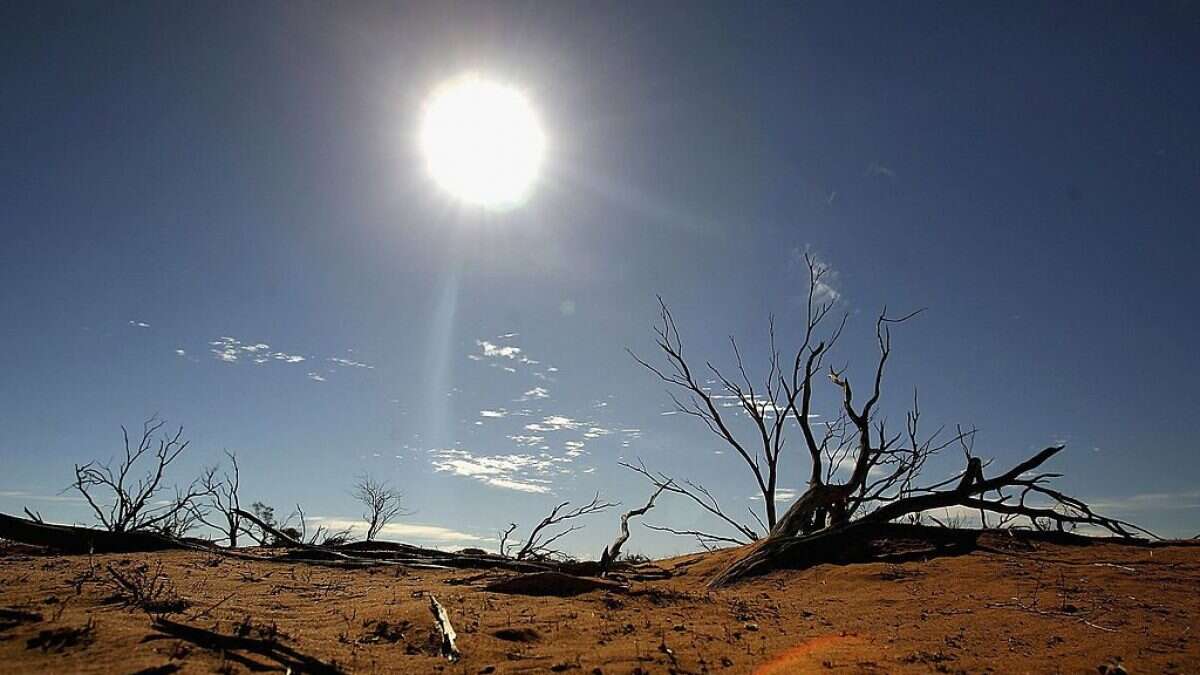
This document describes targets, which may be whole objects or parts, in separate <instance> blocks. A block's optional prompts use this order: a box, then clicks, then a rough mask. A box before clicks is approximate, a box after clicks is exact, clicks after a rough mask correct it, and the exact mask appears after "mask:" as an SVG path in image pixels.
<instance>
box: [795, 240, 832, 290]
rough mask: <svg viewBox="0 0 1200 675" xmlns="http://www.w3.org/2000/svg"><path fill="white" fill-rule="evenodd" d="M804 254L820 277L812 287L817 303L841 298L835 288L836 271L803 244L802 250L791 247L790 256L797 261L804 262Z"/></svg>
mask: <svg viewBox="0 0 1200 675" xmlns="http://www.w3.org/2000/svg"><path fill="white" fill-rule="evenodd" d="M805 255H807V256H808V257H809V258H810V259H811V260H812V263H813V266H814V267H815V268H816V271H817V272H819V273H820V275H821V278H820V279H818V280H817V284H816V287H814V288H813V300H814V301H815V302H818V303H836V302H837V301H839V300H841V299H842V294H841V292H840V291H838V290H837V283H838V271H837V270H835V269H834V268H833V267H832V266H831V265H830V264H829V262H828V261H826V260H825V259H824V258H822V257H821V256H819V255H817V254H816V253H814V252H813V250H812V249H811V248H810V247H808V246H805V247H804V249H803V250H801V249H799V248H796V249H792V257H793V258H794V259H796V260H797V261H799V262H804V256H805ZM806 274H807V272H806Z"/></svg>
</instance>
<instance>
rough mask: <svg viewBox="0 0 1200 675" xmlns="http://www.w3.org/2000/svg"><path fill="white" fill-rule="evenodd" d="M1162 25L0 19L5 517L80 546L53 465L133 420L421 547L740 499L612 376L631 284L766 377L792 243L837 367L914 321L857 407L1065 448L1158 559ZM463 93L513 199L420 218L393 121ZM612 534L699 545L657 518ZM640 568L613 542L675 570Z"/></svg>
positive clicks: (1167, 405) (1171, 413) (630, 325)
mask: <svg viewBox="0 0 1200 675" xmlns="http://www.w3.org/2000/svg"><path fill="white" fill-rule="evenodd" d="M1198 17H1200V13H1198V11H1197V9H1196V8H1195V7H1191V6H1189V5H1185V4H1181V3H1180V4H1177V3H1158V4H1153V5H1132V4H1123V5H1117V4H1112V5H1109V4H1103V3H1101V4H1092V5H1089V6H1087V7H1081V6H1079V5H1072V4H1054V3H1036V4H1035V3H1018V4H1016V5H1012V4H1008V5H1003V6H1001V5H993V6H988V7H977V6H967V5H950V4H934V3H924V4H919V5H917V6H907V7H900V6H897V5H894V4H891V3H882V4H856V5H854V6H843V5H842V3H827V4H823V3H812V4H807V5H804V6H794V7H782V6H779V7H768V6H766V5H763V6H760V7H758V8H757V9H735V8H734V6H732V5H724V4H712V5H707V4H697V3H688V4H686V5H683V4H655V5H645V4H643V3H637V4H625V5H610V6H603V5H596V4H595V3H588V4H582V3H486V4H481V5H474V4H455V5H453V6H449V5H445V6H436V7H435V6H430V5H428V4H418V5H414V6H404V5H402V4H381V5H372V4H369V3H354V4H352V5H348V4H344V3H336V4H330V3H323V4H318V3H254V4H247V3H191V4H163V3H121V4H119V5H111V4H100V3H95V4H91V3H69V4H56V3H7V4H5V5H4V8H3V9H0V25H2V26H3V28H0V31H2V35H0V38H2V39H0V82H2V83H3V92H4V105H3V106H0V203H2V204H3V205H4V208H3V211H2V212H0V227H2V228H3V246H2V247H0V316H2V317H3V322H2V325H3V330H0V354H3V372H4V377H3V378H2V379H0V411H3V413H2V415H3V416H2V418H0V419H2V424H0V464H2V466H3V471H2V472H0V510H3V511H5V512H10V513H11V512H19V511H20V508H21V506H22V505H23V504H28V505H29V506H30V507H31V508H37V509H39V510H41V511H42V512H43V514H45V515H46V516H47V517H52V518H54V519H57V520H62V521H80V522H85V521H86V520H87V513H86V511H84V510H83V509H82V507H81V505H80V504H79V503H78V502H75V501H70V500H64V499H63V498H62V497H61V496H59V491H60V490H62V488H63V487H64V486H65V485H67V484H68V482H69V480H70V473H71V464H72V463H73V462H82V461H86V460H89V459H93V458H101V459H104V458H107V457H109V456H110V455H111V454H112V453H113V452H115V451H116V450H117V449H118V448H119V441H120V436H119V428H118V425H120V424H122V423H124V424H127V425H137V424H139V423H140V421H141V420H142V419H144V418H145V417H147V416H149V415H150V414H153V413H158V414H160V415H161V416H162V417H163V418H165V419H167V420H168V421H169V422H171V423H178V424H183V425H184V426H185V428H186V435H187V437H188V438H190V439H191V440H192V444H193V445H192V449H191V450H190V451H189V452H190V456H189V457H188V458H187V460H186V463H185V462H181V464H180V465H179V467H178V469H179V470H178V472H177V474H176V477H177V478H178V479H179V480H181V481H183V480H186V479H187V478H188V477H190V474H191V473H194V472H195V471H197V470H198V469H199V468H200V467H201V466H203V465H205V464H209V463H212V462H214V461H216V460H217V459H219V458H220V454H221V450H222V449H230V450H234V451H236V452H237V453H238V454H239V456H240V458H241V460H242V463H243V472H244V480H243V485H244V486H245V488H244V493H245V496H244V499H247V498H248V500H253V499H261V500H263V501H266V502H269V503H272V504H274V505H276V507H277V509H279V510H281V511H287V510H288V509H289V507H290V506H291V505H292V504H295V503H297V502H298V503H301V504H302V505H304V507H305V511H306V512H307V513H311V514H317V515H319V516H322V517H325V518H328V519H335V520H336V519H343V520H344V519H351V518H354V517H356V515H357V513H358V511H357V509H356V508H355V507H354V505H353V503H352V502H351V500H350V498H349V495H348V491H349V487H350V484H351V482H352V479H353V477H354V475H355V474H356V473H359V472H363V471H370V472H372V473H374V474H376V475H378V476H380V477H383V478H387V479H389V480H391V481H393V482H394V483H396V484H397V485H398V486H400V487H401V488H403V489H404V490H405V492H406V494H407V496H408V501H409V505H410V506H411V507H412V508H414V509H416V511H417V513H416V514H414V515H413V516H410V517H409V518H407V519H406V521H405V525H404V527H403V528H399V529H395V530H394V531H393V532H392V534H394V535H395V536H400V537H404V538H407V539H413V540H419V541H422V542H423V543H440V544H444V545H464V544H479V545H484V546H491V545H493V542H492V541H490V540H491V539H494V538H495V536H496V532H497V531H498V530H500V529H503V528H504V527H505V526H506V525H507V524H508V523H509V522H510V521H515V522H518V523H521V524H522V525H523V526H525V527H527V526H528V525H529V524H531V523H532V522H533V521H534V520H535V519H536V518H538V517H540V515H541V514H542V513H544V512H545V511H547V510H548V509H549V507H550V506H551V505H552V504H553V503H555V502H556V501H561V500H567V499H571V500H579V499H584V500H586V499H588V498H590V496H591V494H592V493H593V492H595V491H597V490H599V491H601V492H602V493H603V495H604V496H606V497H608V498H610V499H612V500H619V501H622V502H624V503H625V504H627V505H630V508H632V505H634V504H635V503H638V502H641V501H644V499H645V497H646V496H647V494H648V489H647V486H646V485H645V484H644V483H643V482H641V481H640V480H638V479H637V477H636V476H633V475H631V474H630V473H629V472H628V471H625V470H623V469H621V468H620V467H618V466H617V461H618V460H619V459H620V458H626V459H633V458H639V457H640V458H642V459H644V460H645V461H646V462H647V463H648V464H650V465H651V466H653V467H656V468H662V469H665V470H672V471H674V472H677V473H679V474H680V475H686V476H688V477H691V478H693V479H695V480H698V481H700V482H703V483H704V484H705V485H707V486H709V487H711V488H712V489H713V490H714V491H715V492H717V493H718V494H719V495H721V497H722V498H723V499H724V500H725V501H726V503H727V504H729V505H731V507H732V508H733V509H735V510H737V509H742V508H743V506H753V504H754V502H753V501H752V500H751V495H753V493H754V484H753V482H752V480H751V479H750V477H749V475H748V474H745V473H744V472H743V471H741V470H740V469H739V468H738V466H737V465H736V463H735V462H734V460H733V458H732V457H731V456H730V455H729V454H717V453H716V451H717V450H721V447H720V444H719V441H717V440H716V439H715V438H713V437H709V436H707V435H706V434H707V432H706V431H704V430H703V429H702V428H699V427H697V426H696V425H695V424H694V423H690V422H691V421H689V420H686V419H683V418H682V417H681V416H671V415H663V414H662V413H663V412H665V411H668V410H669V408H670V406H669V402H668V400H667V398H666V396H665V394H664V391H663V388H662V387H661V386H660V384H659V383H658V382H657V381H655V380H654V379H653V378H652V376H650V375H649V373H647V372H645V371H643V370H641V369H640V368H639V367H638V366H637V365H636V364H635V363H633V361H632V360H631V359H630V358H629V356H628V355H627V354H625V351H624V350H625V348H626V347H630V348H632V349H634V350H636V351H638V352H639V353H643V354H645V355H650V354H652V348H653V343H652V340H651V338H652V334H651V332H650V327H651V324H652V322H653V320H654V319H655V318H656V310H657V301H656V299H655V296H656V294H661V295H662V296H663V297H664V299H666V300H667V301H668V302H669V303H670V304H671V306H672V308H673V310H674V312H675V314H676V318H677V320H678V321H679V324H680V328H681V330H682V332H683V335H684V338H685V340H686V342H687V346H688V349H689V351H690V352H691V353H692V354H695V355H696V356H697V357H698V358H711V359H713V360H714V361H716V362H717V363H723V364H728V363H729V358H730V354H729V352H728V348H727V343H726V340H727V337H728V335H729V334H733V335H736V336H737V337H738V339H739V341H740V343H741V344H742V345H743V348H744V349H745V350H746V352H748V353H750V354H754V353H761V351H762V348H763V346H764V338H765V333H766V317H767V315H768V314H769V313H771V312H774V313H775V314H776V316H777V318H778V321H779V325H780V333H781V337H783V338H785V339H786V338H787V337H788V336H791V337H795V334H796V330H797V328H798V326H797V321H798V316H799V310H800V308H801V305H800V304H799V303H800V300H801V298H802V296H803V292H804V280H805V276H804V274H803V271H804V270H803V268H802V266H800V265H798V262H797V261H798V256H799V254H801V253H803V252H804V251H811V252H814V253H815V254H816V255H818V256H819V257H820V259H821V260H822V261H824V262H825V263H826V264H828V265H829V266H830V268H831V269H832V270H833V273H834V276H833V277H832V281H831V285H832V287H833V288H834V289H835V290H836V292H837V294H838V298H839V300H838V302H839V307H840V308H841V309H842V310H844V311H846V312H848V313H849V314H850V325H849V328H848V334H847V338H846V340H845V341H844V343H843V344H842V345H841V351H840V353H839V357H838V358H839V360H841V361H845V362H849V363H851V371H850V373H851V374H852V375H854V374H858V376H859V377H860V378H861V377H862V375H861V373H862V372H863V369H865V368H869V367H870V360H871V358H872V357H873V353H872V351H871V349H872V340H873V334H872V320H873V316H874V314H875V313H877V312H878V311H879V309H880V307H881V306H883V305H884V304H888V305H889V306H890V307H892V308H895V309H909V308H916V307H928V308H929V310H928V311H927V312H926V313H924V314H923V315H922V316H921V317H919V319H917V320H914V321H912V322H909V323H908V324H905V325H904V326H902V327H901V328H900V329H899V330H897V331H896V333H895V348H896V351H895V354H894V357H895V358H894V362H893V363H892V364H891V366H892V367H891V369H890V370H889V373H888V377H889V379H888V382H889V384H890V388H889V389H888V390H887V399H886V400H885V405H886V406H887V410H889V411H891V413H892V414H893V415H899V414H902V413H901V411H902V410H903V406H904V405H905V404H906V403H907V402H908V400H909V397H910V396H911V392H912V389H913V387H917V388H919V390H920V392H921V398H922V407H923V410H924V413H925V415H926V416H927V417H928V418H929V419H930V420H931V421H936V422H937V423H939V424H940V423H946V424H949V425H953V424H955V423H963V424H967V425H972V424H973V425H976V426H978V427H979V428H980V430H981V431H980V436H979V439H978V442H977V449H978V450H979V451H980V452H981V453H982V454H985V455H988V456H994V457H996V458H997V461H998V462H1000V463H1010V462H1013V461H1016V460H1017V459H1019V458H1021V457H1023V456H1025V455H1026V454H1028V453H1030V452H1031V451H1034V450H1037V449H1040V448H1041V447H1043V446H1045V445H1047V444H1050V443H1053V442H1057V441H1064V442H1066V443H1067V444H1068V451H1067V453H1065V454H1064V455H1063V456H1061V458H1059V459H1057V460H1056V461H1055V465H1054V468H1056V469H1061V470H1064V471H1065V472H1066V473H1067V474H1068V475H1067V477H1066V479H1064V480H1063V481H1062V483H1063V485H1064V486H1065V487H1067V488H1068V489H1069V490H1070V491H1072V492H1073V493H1075V494H1077V495H1080V496H1083V497H1086V498H1089V499H1091V500H1092V501H1094V502H1096V503H1100V504H1103V505H1106V506H1108V507H1109V512H1110V513H1113V514H1114V515H1119V516H1124V517H1128V518H1131V519H1134V520H1137V521H1138V522H1141V523H1143V524H1145V525H1147V526H1150V527H1152V528H1154V529H1157V530H1159V531H1161V532H1163V533H1166V534H1188V535H1191V534H1195V532H1196V531H1200V492H1197V489H1196V487H1195V486H1196V485H1197V483H1198V482H1200V463H1198V462H1197V459H1196V442H1195V440H1194V438H1193V434H1192V433H1191V429H1190V421H1191V420H1192V419H1194V418H1195V416H1196V414H1197V412H1198V411H1200V394H1197V391H1196V387H1195V383H1196V382H1197V380H1200V359H1198V358H1197V356H1196V353H1195V347H1194V344H1193V342H1194V340H1195V336H1196V334H1197V332H1198V330H1200V319H1198V318H1197V314H1196V312H1195V311H1194V310H1192V309H1189V308H1191V307H1193V306H1194V304H1195V300H1194V296H1195V295H1196V293H1197V291H1198V290H1200V272H1197V266H1196V265H1195V260H1196V259H1197V255H1198V254H1200V250H1198V249H1200V247H1198V246H1197V244H1198V241H1200V237H1198V236H1197V234H1196V231H1195V223H1196V220H1197V214H1198V213H1200V131H1198V129H1197V125H1196V123H1195V121H1196V120H1197V119H1200V87H1197V86H1196V80H1195V72H1196V70H1197V67H1198V66H1200V63H1198V62H1197V56H1196V50H1195V45H1196V44H1198V43H1200V18H1198ZM464 71H475V72H479V73H483V74H486V75H489V76H491V77H495V78H497V79H499V80H501V81H504V82H507V83H511V84H513V85H514V86H517V87H519V88H520V89H521V90H523V91H524V92H525V93H526V95H527V96H528V98H529V99H530V100H531V102H532V103H533V105H534V106H535V107H536V108H537V110H538V111H539V114H540V116H541V118H542V121H543V124H544V126H545V132H546V135H547V138H548V148H549V150H548V154H547V159H546V164H545V166H544V171H543V175H542V177H541V179H540V181H539V183H538V185H537V187H536V189H535V190H534V192H533V194H532V196H531V199H530V200H529V201H528V203H526V204H525V205H524V206H522V207H520V208H517V209H514V210H511V211H506V212H502V213H496V212H485V211H479V210H473V209H468V208H464V207H461V206H459V205H457V204H455V203H454V202H453V201H452V200H450V199H448V198H447V197H446V196H444V195H443V194H442V193H441V192H440V191H439V190H438V189H437V188H436V186H435V185H433V183H432V182H431V180H430V178H429V177H428V176H427V175H426V172H425V170H424V166H423V163H422V161H421V159H420V157H419V156H418V154H417V149H416V140H415V133H416V131H415V130H416V128H417V122H418V115H419V111H420V109H421V103H422V101H423V100H424V99H425V97H426V96H427V95H428V94H429V92H430V91H432V90H433V89H434V88H435V87H436V86H437V85H438V84H439V83H440V82H442V81H444V80H446V79H447V78H451V77H453V76H456V75H458V74H460V73H462V72H464ZM259 345H263V346H259ZM517 350H519V351H517ZM299 358H303V360H299ZM256 360H261V361H262V362H261V363H260V362H256ZM483 411H488V412H483ZM531 425H532V426H531ZM531 437H538V438H531ZM938 468H939V470H942V471H951V470H953V468H954V465H953V463H949V462H948V463H946V464H945V465H944V466H940V467H938ZM805 469H806V466H805V465H804V464H803V463H802V462H801V461H799V460H798V459H796V460H792V461H788V460H785V465H784V475H785V478H784V479H783V480H782V484H783V485H784V486H785V487H790V488H796V487H800V485H801V483H802V480H803V478H802V477H803V476H804V475H805V473H804V472H805ZM639 505H640V504H639ZM615 520H616V518H615V514H613V515H610V516H608V517H604V516H600V517H597V518H596V519H595V520H593V521H592V522H591V523H590V526H589V528H588V529H587V530H585V531H583V532H580V533H577V534H575V535H572V538H571V539H570V540H569V541H570V543H569V544H567V546H568V548H569V549H571V550H573V551H575V552H578V553H581V554H594V553H595V552H596V551H597V550H598V549H599V548H600V547H601V546H602V545H603V543H604V542H606V541H607V540H609V539H610V538H611V536H613V534H614V533H615V527H616V523H615ZM647 521H648V522H654V523H660V524H672V525H675V526H678V527H689V526H697V525H705V524H706V521H704V519H703V518H701V517H700V516H699V515H698V514H697V513H695V511H694V510H693V509H691V508H689V507H688V505H687V504H685V503H683V502H681V501H679V500H670V499H664V500H662V501H660V503H659V505H658V506H657V507H656V508H655V510H654V511H652V512H651V515H650V517H648V518H647ZM648 535H649V533H648V532H645V531H636V530H635V533H634V538H633V540H632V542H631V544H630V548H631V549H632V550H635V551H643V552H647V553H652V554H665V553H671V552H675V551H683V550H686V549H688V548H690V547H691V545H692V543H691V542H689V541H687V540H673V539H670V540H663V539H661V538H657V539H652V538H651V537H650V536H648Z"/></svg>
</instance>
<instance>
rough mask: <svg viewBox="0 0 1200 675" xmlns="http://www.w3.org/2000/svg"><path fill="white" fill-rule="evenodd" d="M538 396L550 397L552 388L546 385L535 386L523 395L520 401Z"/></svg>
mask: <svg viewBox="0 0 1200 675" xmlns="http://www.w3.org/2000/svg"><path fill="white" fill-rule="evenodd" d="M538 398H550V390H549V389H546V388H545V387H534V388H533V389H530V390H529V391H527V392H525V393H524V394H522V395H521V398H519V399H517V400H518V401H531V400H533V399H538Z"/></svg>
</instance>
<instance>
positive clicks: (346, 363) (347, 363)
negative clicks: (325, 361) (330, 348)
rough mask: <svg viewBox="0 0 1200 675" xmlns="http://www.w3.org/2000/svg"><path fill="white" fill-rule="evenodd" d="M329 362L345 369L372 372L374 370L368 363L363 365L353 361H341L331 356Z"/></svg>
mask: <svg viewBox="0 0 1200 675" xmlns="http://www.w3.org/2000/svg"><path fill="white" fill-rule="evenodd" d="M329 361H330V362H332V363H336V364H337V365H339V366H344V367H346V368H366V369H368V370H373V369H374V368H375V366H372V365H371V364H369V363H363V362H362V361H355V360H353V359H343V358H341V357H339V356H331V357H329Z"/></svg>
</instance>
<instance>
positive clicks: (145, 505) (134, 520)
mask: <svg viewBox="0 0 1200 675" xmlns="http://www.w3.org/2000/svg"><path fill="white" fill-rule="evenodd" d="M165 425H166V422H163V421H161V420H159V419H158V418H156V417H152V418H150V419H148V420H146V421H145V422H144V423H143V424H142V436H141V439H140V440H139V441H137V443H136V444H134V443H131V442H130V439H129V432H128V430H126V428H125V427H124V426H122V427H121V433H122V435H123V438H124V441H125V444H124V457H123V458H122V459H121V460H120V461H119V462H118V463H117V464H116V466H113V464H112V463H111V462H109V463H106V464H101V463H98V462H88V463H87V464H82V465H80V464H76V465H75V481H74V482H73V483H71V486H70V487H71V488H74V489H75V490H77V491H78V492H79V493H80V494H81V495H83V498H84V500H85V501H87V503H88V506H90V507H91V509H92V512H93V513H95V514H96V517H97V519H99V521H100V523H101V525H103V526H104V528H105V529H106V530H108V531H110V532H118V533H120V532H136V531H144V530H161V529H162V528H163V527H164V526H174V527H175V528H178V527H179V525H180V523H181V522H183V521H186V520H188V519H189V516H187V514H186V513H181V512H187V511H189V510H191V509H192V508H193V507H194V502H195V500H196V499H197V498H198V497H200V496H201V495H202V494H203V491H202V489H201V486H200V483H199V481H193V482H192V484H191V485H190V486H188V488H187V489H186V490H177V492H176V497H175V499H173V500H170V501H167V502H166V503H162V500H161V499H160V498H158V497H159V495H160V493H161V492H162V491H163V490H164V489H166V488H167V486H166V485H165V484H164V480H165V478H166V471H167V467H169V466H170V465H171V463H172V462H174V461H175V460H176V459H178V457H179V455H180V454H181V453H182V452H183V451H184V450H186V449H187V446H188V441H185V440H183V427H179V429H178V431H176V432H175V433H174V434H173V435H172V434H167V433H164V434H163V435H162V436H160V437H159V438H158V440H157V442H156V441H155V438H154V436H155V434H157V433H158V432H159V430H161V429H162V428H163V426H165ZM143 460H145V461H143ZM142 464H147V465H148V468H147V469H145V470H143V469H141V468H140V466H141V465H142ZM104 491H111V492H112V495H111V497H110V498H109V499H111V502H110V503H108V504H106V505H102V504H103V503H104V502H105V498H104V497H102V496H100V495H99V494H98V493H100V492H104Z"/></svg>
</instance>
